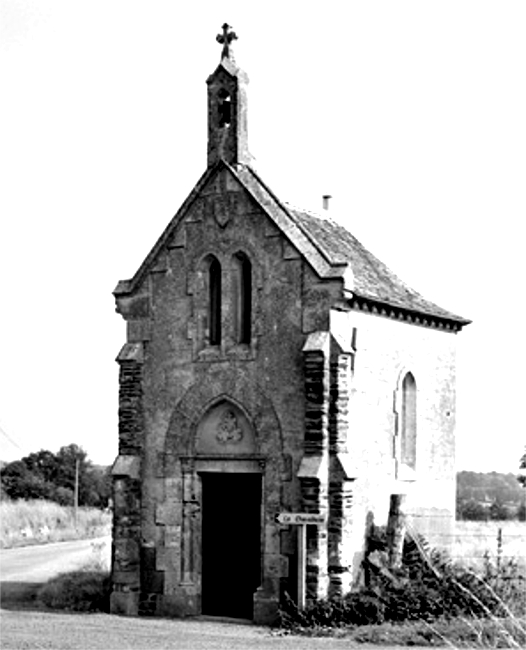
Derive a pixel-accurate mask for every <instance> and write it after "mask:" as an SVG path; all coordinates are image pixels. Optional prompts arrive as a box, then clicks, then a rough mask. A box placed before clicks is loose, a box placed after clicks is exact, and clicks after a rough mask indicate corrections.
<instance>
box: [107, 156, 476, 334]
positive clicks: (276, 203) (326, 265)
mask: <svg viewBox="0 0 526 650" xmlns="http://www.w3.org/2000/svg"><path fill="white" fill-rule="evenodd" d="M221 166H225V167H226V168H227V169H228V170H229V171H230V172H231V173H232V174H233V176H235V177H236V178H237V179H238V181H239V182H240V183H241V185H242V186H243V187H244V188H245V189H246V190H247V191H248V192H249V194H250V195H251V196H252V197H253V198H254V200H255V201H256V202H257V203H258V204H259V205H260V206H261V208H262V209H263V210H264V211H265V212H266V214H267V215H268V216H269V217H270V219H271V221H272V222H273V223H274V224H275V226H276V227H277V228H278V229H279V230H280V231H281V232H282V233H283V234H284V235H285V236H286V237H287V238H288V239H289V241H290V242H291V243H292V244H293V245H294V246H295V247H296V248H297V249H298V250H299V252H300V253H301V254H302V255H303V256H304V257H305V258H306V259H307V261H308V262H309V263H310V264H311V265H312V267H313V268H314V270H315V271H316V272H317V273H318V274H319V275H320V277H322V278H331V277H332V278H343V279H344V285H345V288H346V289H348V290H349V291H350V292H351V293H352V296H353V297H355V298H360V299H362V300H364V301H366V302H369V301H372V302H373V303H375V304H377V305H381V306H388V307H393V308H397V309H400V310H403V311H405V312H410V313H413V314H420V315H425V316H429V317H432V318H435V319H436V318H438V319H441V320H445V321H449V322H452V323H455V324H456V327H455V329H458V328H460V327H462V326H463V325H467V324H468V323H470V322H471V321H469V320H467V319H465V318H462V317H460V316H457V315H455V314H453V313H451V312H449V311H447V310H445V309H442V308H441V307H439V306H438V305H435V304H434V303H432V302H430V301H429V300H427V299H426V298H424V297H423V296H422V295H420V294H419V293H418V292H417V291H415V290H414V289H411V287H409V286H408V285H406V284H405V283H404V282H403V281H402V280H401V279H400V278H398V277H397V276H396V275H395V274H394V273H393V272H392V271H391V270H390V269H389V268H388V267H387V266H386V265H385V264H383V262H381V261H380V260H379V259H378V258H376V257H375V256H374V255H373V254H372V253H370V252H369V251H368V250H367V249H366V248H365V247H364V246H363V245H362V244H361V243H360V242H359V241H358V240H357V239H356V238H355V237H354V236H353V235H352V234H351V233H350V232H349V231H348V230H346V229H345V228H344V227H343V226H341V225H339V224H337V223H336V222H335V221H333V220H331V219H330V218H326V217H324V218H322V217H321V216H318V215H314V214H312V213H311V212H306V211H304V210H299V209H297V208H295V207H292V206H291V205H289V204H287V203H284V202H282V201H280V200H279V199H278V197H277V196H276V195H275V194H274V193H273V192H272V191H271V190H270V189H269V188H268V186H267V185H266V184H265V183H264V182H263V181H262V180H261V178H260V177H259V176H258V175H257V173H256V172H255V171H254V170H253V169H252V168H251V167H249V166H248V165H241V164H238V165H236V166H235V167H232V166H230V165H228V164H227V163H226V162H224V161H220V162H218V163H217V164H216V165H215V166H214V167H212V168H209V169H207V170H206V172H205V173H204V174H203V176H202V177H201V179H200V180H199V182H198V183H197V185H196V186H195V187H194V189H193V190H192V192H191V193H190V195H189V196H188V197H187V199H186V200H185V201H184V203H183V205H182V206H181V208H180V209H179V210H178V212H177V214H176V215H175V216H174V218H173V219H172V221H171V222H170V224H169V225H168V226H167V228H166V229H165V231H164V233H163V234H162V235H161V237H160V238H159V240H158V241H157V243H156V244H155V246H154V247H153V249H152V250H151V251H150V253H149V254H148V256H147V257H146V259H145V260H144V262H143V263H142V265H141V267H140V268H139V269H138V271H137V273H136V274H135V275H134V277H133V278H132V279H131V280H124V281H121V282H119V284H118V285H117V288H116V289H115V291H114V295H115V296H120V295H126V294H129V293H131V292H132V291H133V290H134V288H135V287H136V286H137V285H138V283H139V282H140V281H141V279H142V277H143V276H144V274H145V273H146V272H147V271H148V270H149V269H150V268H152V267H153V266H154V265H155V262H156V260H157V258H158V256H159V254H160V252H161V251H162V249H163V248H164V245H165V244H166V243H167V241H168V240H169V238H170V236H171V235H172V233H173V232H174V231H175V229H176V227H177V225H178V224H179V223H180V222H181V220H183V219H184V216H185V214H186V212H187V211H188V209H189V208H190V206H191V205H192V203H193V202H194V200H195V199H196V198H197V197H198V196H199V195H200V192H201V190H202V189H203V188H204V187H205V186H206V184H207V183H208V182H209V180H210V179H211V178H212V177H213V176H214V175H215V174H216V173H217V172H218V170H219V169H220V168H221Z"/></svg>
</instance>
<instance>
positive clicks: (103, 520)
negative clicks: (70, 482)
mask: <svg viewBox="0 0 526 650" xmlns="http://www.w3.org/2000/svg"><path fill="white" fill-rule="evenodd" d="M110 532H111V514H110V513H109V512H103V511H101V510H97V509H96V508H79V509H78V513H77V521H76V522H75V514H74V509H73V508H72V507H68V506H60V505H58V504H57V503H54V502H52V501H43V500H38V499H37V500H31V501H22V500H17V501H1V502H0V548H12V547H14V546H25V545H29V544H44V543H47V542H61V541H65V540H70V539H86V538H90V537H101V536H103V535H109V534H110Z"/></svg>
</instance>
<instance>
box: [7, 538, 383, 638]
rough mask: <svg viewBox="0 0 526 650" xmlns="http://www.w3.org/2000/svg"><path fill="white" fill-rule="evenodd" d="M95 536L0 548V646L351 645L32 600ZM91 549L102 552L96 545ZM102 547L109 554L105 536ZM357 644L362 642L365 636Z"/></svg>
mask: <svg viewBox="0 0 526 650" xmlns="http://www.w3.org/2000/svg"><path fill="white" fill-rule="evenodd" d="M106 539H107V538H106ZM100 541H101V540H97V542H100ZM93 543H94V540H84V541H77V542H62V543H60V544H49V545H47V546H31V547H25V548H19V549H10V550H1V551H0V588H1V589H2V599H1V608H0V616H1V626H0V648H2V650H33V649H35V650H36V649H39V650H42V649H45V650H171V649H172V648H173V649H174V650H175V649H177V650H186V649H188V650H205V649H206V650H236V649H239V650H241V649H243V650H252V649H255V650H276V649H278V648H280V649H283V650H287V649H292V648H294V649H295V650H336V649H343V648H347V649H348V648H351V647H356V646H354V644H353V643H352V642H351V641H350V640H349V639H334V638H308V637H298V636H287V635H283V634H279V633H276V632H273V631H271V630H269V629H268V628H264V627H258V626H256V625H250V624H243V623H237V622H231V621H228V622H227V621H220V620H210V619H186V620H184V619H183V620H181V619H163V618H125V617H121V616H113V615H110V614H68V613H65V612H60V613H56V612H53V611H50V610H43V609H42V608H39V607H38V605H37V604H36V603H34V601H33V602H32V601H31V594H32V593H34V591H35V589H36V588H37V587H38V584H39V583H40V584H41V583H42V582H44V581H46V580H48V579H49V578H50V577H52V576H53V575H56V574H57V573H59V572H61V571H70V570H72V569H75V568H78V567H79V566H80V565H82V564H83V563H84V562H85V561H86V560H87V559H89V558H90V557H92V556H93V552H94V551H93ZM95 552H96V553H98V554H99V555H100V552H99V551H95ZM104 552H106V553H108V554H109V552H110V551H109V544H107V546H106V549H105V551H104ZM360 647H361V648H367V646H364V645H363V644H360ZM369 647H371V646H369Z"/></svg>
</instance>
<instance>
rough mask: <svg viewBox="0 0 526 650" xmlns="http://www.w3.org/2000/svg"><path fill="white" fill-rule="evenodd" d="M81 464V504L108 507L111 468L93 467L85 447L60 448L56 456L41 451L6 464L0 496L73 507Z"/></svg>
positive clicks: (0, 472) (1, 472) (79, 501)
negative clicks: (41, 500) (43, 500)
mask: <svg viewBox="0 0 526 650" xmlns="http://www.w3.org/2000/svg"><path fill="white" fill-rule="evenodd" d="M77 464H78V505H79V506H90V507H94V508H106V507H108V504H109V500H110V497H111V474H110V470H111V468H110V467H100V466H97V465H94V464H93V463H92V462H91V461H90V460H89V458H88V454H87V453H86V451H84V449H82V447H79V446H78V445H76V444H70V445H66V446H64V447H61V448H60V449H59V450H58V452H57V453H56V454H54V453H53V452H51V451H49V450H47V449H41V450H40V451H37V452H34V453H31V454H29V455H28V456H25V457H24V458H21V459H20V460H15V461H13V462H11V463H7V464H5V465H4V466H3V467H2V469H1V471H0V481H1V492H0V494H1V496H2V497H3V498H6V497H7V498H10V499H46V500H49V501H55V502H57V503H59V504H61V505H64V506H70V505H73V504H74V500H75V481H76V474H77Z"/></svg>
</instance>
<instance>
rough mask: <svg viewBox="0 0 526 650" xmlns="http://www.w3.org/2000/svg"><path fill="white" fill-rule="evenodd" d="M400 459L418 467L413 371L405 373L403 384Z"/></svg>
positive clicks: (412, 466)
mask: <svg viewBox="0 0 526 650" xmlns="http://www.w3.org/2000/svg"><path fill="white" fill-rule="evenodd" d="M401 391H402V394H401V409H400V411H401V412H400V461H401V463H402V465H405V466H406V467H410V468H411V469H415V468H416V381H415V378H414V376H413V374H412V373H410V372H408V373H406V374H405V376H404V379H403V380H402V386H401Z"/></svg>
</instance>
